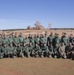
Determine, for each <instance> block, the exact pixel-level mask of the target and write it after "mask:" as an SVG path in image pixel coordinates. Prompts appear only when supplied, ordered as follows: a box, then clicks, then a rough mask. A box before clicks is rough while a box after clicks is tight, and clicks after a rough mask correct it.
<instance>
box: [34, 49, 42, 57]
mask: <svg viewBox="0 0 74 75" xmlns="http://www.w3.org/2000/svg"><path fill="white" fill-rule="evenodd" d="M33 54H34V56H36V55H38V56H41V50H38V51H34V52H33Z"/></svg>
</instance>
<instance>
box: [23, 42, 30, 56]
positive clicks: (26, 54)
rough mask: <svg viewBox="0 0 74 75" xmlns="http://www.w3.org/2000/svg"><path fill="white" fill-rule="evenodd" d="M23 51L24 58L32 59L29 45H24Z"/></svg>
mask: <svg viewBox="0 0 74 75" xmlns="http://www.w3.org/2000/svg"><path fill="white" fill-rule="evenodd" d="M22 51H23V54H24V56H27V57H30V49H29V47H28V45H27V44H25V43H24V46H23V48H22Z"/></svg>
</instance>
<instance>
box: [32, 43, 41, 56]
mask: <svg viewBox="0 0 74 75" xmlns="http://www.w3.org/2000/svg"><path fill="white" fill-rule="evenodd" d="M41 52H42V51H41V49H40V46H39V45H38V44H36V46H35V48H34V52H33V55H34V56H35V57H39V56H40V57H41Z"/></svg>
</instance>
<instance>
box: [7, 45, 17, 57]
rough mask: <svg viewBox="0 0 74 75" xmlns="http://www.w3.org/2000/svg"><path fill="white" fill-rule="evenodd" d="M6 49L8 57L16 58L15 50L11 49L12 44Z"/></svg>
mask: <svg viewBox="0 0 74 75" xmlns="http://www.w3.org/2000/svg"><path fill="white" fill-rule="evenodd" d="M8 49H9V57H12V58H14V57H15V56H16V48H15V47H13V46H12V44H10V46H9V47H8Z"/></svg>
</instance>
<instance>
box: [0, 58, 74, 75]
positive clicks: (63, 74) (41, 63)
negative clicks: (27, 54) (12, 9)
mask: <svg viewBox="0 0 74 75" xmlns="http://www.w3.org/2000/svg"><path fill="white" fill-rule="evenodd" d="M0 75H74V61H73V60H68V59H66V60H65V59H50V58H15V59H10V58H8V59H2V60H0Z"/></svg>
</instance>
